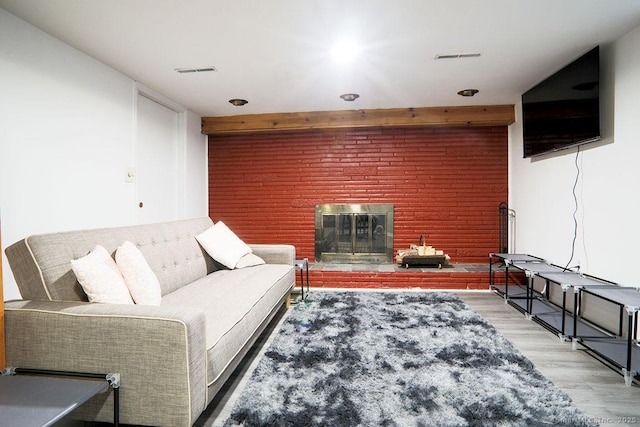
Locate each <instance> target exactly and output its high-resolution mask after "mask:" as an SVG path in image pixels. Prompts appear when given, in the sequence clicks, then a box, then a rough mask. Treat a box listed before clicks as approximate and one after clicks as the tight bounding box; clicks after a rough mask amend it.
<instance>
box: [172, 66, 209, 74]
mask: <svg viewBox="0 0 640 427" xmlns="http://www.w3.org/2000/svg"><path fill="white" fill-rule="evenodd" d="M175 70H176V71H177V72H179V73H181V74H187V73H206V72H209V71H218V70H217V69H216V67H213V66H212V67H201V68H176V69H175Z"/></svg>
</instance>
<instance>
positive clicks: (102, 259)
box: [71, 245, 133, 304]
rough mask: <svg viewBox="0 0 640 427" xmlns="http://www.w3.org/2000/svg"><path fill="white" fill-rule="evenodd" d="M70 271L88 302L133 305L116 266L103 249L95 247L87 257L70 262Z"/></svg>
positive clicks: (98, 246)
mask: <svg viewBox="0 0 640 427" xmlns="http://www.w3.org/2000/svg"><path fill="white" fill-rule="evenodd" d="M71 269H72V270H73V272H74V273H75V275H76V278H77V279H78V282H80V285H81V286H82V289H84V292H85V293H86V294H87V297H88V298H89V301H90V302H101V303H111V304H133V300H132V299H131V295H130V294H129V289H127V285H126V284H125V283H124V278H123V277H122V274H120V270H118V266H117V265H116V263H115V261H114V260H113V258H111V255H109V252H107V250H106V249H105V248H104V247H102V246H100V245H97V246H96V247H95V249H93V250H92V251H91V252H90V253H89V254H88V255H86V256H84V257H82V258H80V259H75V260H71Z"/></svg>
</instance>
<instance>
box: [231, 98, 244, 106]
mask: <svg viewBox="0 0 640 427" xmlns="http://www.w3.org/2000/svg"><path fill="white" fill-rule="evenodd" d="M229 102H230V103H231V105H233V106H236V107H242V106H243V105H246V104H248V103H249V101H247V100H246V99H239V98H233V99H230V100H229Z"/></svg>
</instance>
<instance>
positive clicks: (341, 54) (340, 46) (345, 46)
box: [331, 41, 360, 64]
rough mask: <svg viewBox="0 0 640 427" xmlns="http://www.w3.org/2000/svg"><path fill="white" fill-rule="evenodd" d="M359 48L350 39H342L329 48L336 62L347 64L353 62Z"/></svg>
mask: <svg viewBox="0 0 640 427" xmlns="http://www.w3.org/2000/svg"><path fill="white" fill-rule="evenodd" d="M359 50H360V48H359V47H358V45H357V44H356V43H354V42H352V41H342V42H338V43H336V44H335V45H334V46H333V48H331V56H332V57H333V59H334V60H335V61H336V62H339V63H343V64H348V63H350V62H353V61H354V60H355V58H356V57H357V56H358V52H359Z"/></svg>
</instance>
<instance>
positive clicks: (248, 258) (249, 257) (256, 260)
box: [236, 253, 266, 268]
mask: <svg viewBox="0 0 640 427" xmlns="http://www.w3.org/2000/svg"><path fill="white" fill-rule="evenodd" d="M262 264H266V263H265V262H264V260H263V259H262V258H260V257H259V256H258V255H256V254H253V253H251V254H246V255H245V256H243V257H242V258H240V261H238V263H237V264H236V268H245V267H253V266H254V265H262Z"/></svg>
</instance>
